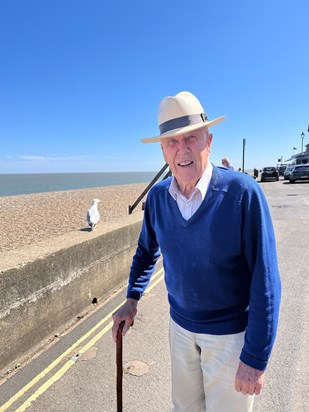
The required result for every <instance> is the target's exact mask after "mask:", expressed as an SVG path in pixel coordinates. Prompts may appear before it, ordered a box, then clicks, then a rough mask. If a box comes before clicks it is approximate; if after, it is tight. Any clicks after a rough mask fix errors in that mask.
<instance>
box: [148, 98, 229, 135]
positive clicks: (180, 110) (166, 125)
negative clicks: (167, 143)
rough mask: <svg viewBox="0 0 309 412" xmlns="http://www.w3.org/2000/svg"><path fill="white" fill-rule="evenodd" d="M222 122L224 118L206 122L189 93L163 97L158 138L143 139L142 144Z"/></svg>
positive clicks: (201, 109) (160, 107)
mask: <svg viewBox="0 0 309 412" xmlns="http://www.w3.org/2000/svg"><path fill="white" fill-rule="evenodd" d="M223 120H225V116H221V117H218V118H217V119H215V120H208V117H207V115H206V113H205V111H204V109H203V107H202V105H201V103H200V102H199V100H198V99H197V98H196V97H195V96H194V95H193V94H192V93H190V92H180V93H178V94H176V96H167V97H165V98H164V99H163V100H162V101H161V103H160V106H159V112H158V124H159V129H160V136H155V137H145V138H143V139H142V142H143V143H153V142H160V141H161V140H162V139H164V138H166V137H172V136H177V135H179V134H183V133H187V132H191V131H193V130H197V129H200V128H202V127H205V126H206V127H211V126H215V125H216V124H218V123H221V122H223Z"/></svg>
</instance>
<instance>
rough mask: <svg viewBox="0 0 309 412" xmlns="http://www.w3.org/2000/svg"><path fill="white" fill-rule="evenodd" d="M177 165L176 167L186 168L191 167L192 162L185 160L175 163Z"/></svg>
mask: <svg viewBox="0 0 309 412" xmlns="http://www.w3.org/2000/svg"><path fill="white" fill-rule="evenodd" d="M177 164H178V166H180V167H186V166H190V165H192V164H193V162H192V160H187V161H184V162H179V163H177Z"/></svg>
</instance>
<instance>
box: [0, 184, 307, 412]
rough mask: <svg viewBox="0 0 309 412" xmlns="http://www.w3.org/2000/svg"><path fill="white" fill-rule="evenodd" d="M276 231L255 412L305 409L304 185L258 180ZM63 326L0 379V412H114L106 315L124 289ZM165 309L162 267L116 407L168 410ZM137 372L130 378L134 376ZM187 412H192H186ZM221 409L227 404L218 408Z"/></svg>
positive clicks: (141, 316) (130, 339)
mask: <svg viewBox="0 0 309 412" xmlns="http://www.w3.org/2000/svg"><path fill="white" fill-rule="evenodd" d="M259 184H260V185H261V187H262V188H263V190H264V192H265V194H266V197H267V200H268V203H269V207H270V210H271V214H272V216H273V222H274V227H275V232H276V239H277V247H278V257H279V266H280V272H281V277H282V307H281V315H280V323H279V330H278V336H277V341H276V344H275V347H274V350H273V354H272V357H271V361H270V363H269V367H268V370H267V373H266V381H265V385H264V388H263V391H262V394H261V395H260V396H258V397H256V401H255V408H254V411H255V412H306V411H308V412H309V406H308V405H309V403H308V402H309V391H308V384H307V382H308V377H307V376H308V365H309V345H308V341H309V322H308V315H307V314H308V311H309V293H308V292H309V290H308V288H309V286H308V277H309V276H308V275H309V270H308V264H309V248H308V239H309V184H308V183H295V184H289V183H288V182H286V181H283V180H280V181H279V182H264V183H259ZM121 286H122V287H120V288H119V290H117V291H113V292H112V293H111V295H110V296H108V297H106V299H104V300H102V302H99V304H98V305H97V306H96V307H92V308H89V310H88V313H84V314H81V315H80V318H81V319H80V320H78V321H75V322H74V323H73V324H71V325H67V329H66V331H65V332H63V331H60V332H59V336H56V337H52V338H51V339H50V340H48V341H46V342H45V345H44V346H43V347H41V348H40V350H38V349H37V350H36V352H35V355H34V354H31V356H30V357H29V359H28V361H27V362H25V360H24V359H23V360H21V366H20V367H19V366H18V365H17V366H18V367H17V369H16V370H15V371H13V373H10V374H9V375H7V377H6V378H5V379H3V380H2V382H0V405H1V406H0V412H5V411H8V412H12V411H18V412H21V411H24V410H27V411H40V412H41V411H42V412H43V411H44V412H52V411H57V412H71V411H74V412H86V411H90V410H96V411H104V412H110V411H116V410H117V408H116V363H115V356H116V345H115V343H114V342H113V340H112V338H111V330H110V328H111V314H112V313H113V312H114V310H115V309H116V308H117V306H118V305H120V304H121V302H123V301H124V298H125V285H121ZM168 321H169V316H168V304H167V299H166V291H165V286H164V280H163V270H162V263H160V264H159V265H158V267H157V271H156V274H155V275H154V277H153V281H152V283H151V285H150V287H149V288H148V290H147V293H146V294H145V296H144V297H143V299H142V301H141V302H140V303H139V306H138V314H137V317H136V320H135V323H134V326H133V327H132V328H131V330H130V332H129V333H128V334H127V335H126V336H125V337H124V339H123V363H124V367H125V370H126V372H127V373H125V374H124V378H123V410H124V411H130V412H136V411H143V412H168V411H171V396H170V393H171V385H170V360H169V348H168V336H167V335H168ZM136 375H137V376H136ZM192 412H195V411H192ZM218 412H228V406H227V409H226V411H218Z"/></svg>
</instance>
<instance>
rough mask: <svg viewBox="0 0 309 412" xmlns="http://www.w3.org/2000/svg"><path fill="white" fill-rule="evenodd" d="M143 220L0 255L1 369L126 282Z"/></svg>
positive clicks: (132, 218)
mask: <svg viewBox="0 0 309 412" xmlns="http://www.w3.org/2000/svg"><path fill="white" fill-rule="evenodd" d="M140 228H141V216H140V215H137V216H134V215H131V216H129V217H127V218H125V219H124V221H123V222H121V223H118V224H105V225H104V227H102V228H100V227H99V228H98V229H96V230H95V231H93V232H88V231H86V230H85V231H78V232H76V233H75V232H73V233H67V234H65V235H62V236H58V237H55V238H52V239H49V240H47V241H43V242H40V243H38V244H33V245H30V246H27V247H24V248H21V249H18V250H12V251H10V252H8V253H5V254H1V256H0V262H1V263H0V290H1V294H0V346H1V348H2V350H1V351H0V370H4V369H5V368H7V367H8V366H9V365H12V364H13V363H14V362H15V361H16V360H17V359H19V358H20V357H21V356H22V355H24V354H25V353H26V352H27V351H29V350H31V348H33V347H34V346H36V345H38V344H39V343H40V342H41V341H42V340H43V339H44V338H46V337H47V336H49V335H50V334H51V333H53V332H54V331H56V330H57V328H59V327H61V326H62V325H64V324H65V323H66V322H68V321H70V320H72V319H73V318H74V317H76V316H77V315H78V314H79V313H81V312H82V311H83V310H85V308H87V307H88V306H89V305H91V303H92V302H93V300H94V299H97V300H98V301H99V299H100V298H101V297H102V296H104V295H105V294H106V293H108V292H110V291H111V290H113V288H115V286H117V285H119V284H120V283H121V282H123V281H124V280H126V279H127V277H128V273H129V269H130V265H131V260H132V256H133V254H134V252H135V248H136V245H137V241H138V235H139V232H140Z"/></svg>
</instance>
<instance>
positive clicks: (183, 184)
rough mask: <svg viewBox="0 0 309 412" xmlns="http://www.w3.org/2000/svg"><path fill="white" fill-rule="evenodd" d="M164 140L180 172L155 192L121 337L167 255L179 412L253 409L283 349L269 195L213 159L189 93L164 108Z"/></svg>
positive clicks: (203, 120) (119, 316)
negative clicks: (276, 349) (278, 344)
mask: <svg viewBox="0 0 309 412" xmlns="http://www.w3.org/2000/svg"><path fill="white" fill-rule="evenodd" d="M158 120H159V128H160V136H157V137H152V138H145V139H143V140H142V141H143V142H144V143H150V142H160V143H161V148H162V151H163V156H164V158H165V161H166V162H167V163H168V164H169V166H170V168H171V170H172V173H173V176H172V177H171V178H168V179H165V180H164V181H162V182H160V183H158V184H156V185H155V186H154V187H153V188H152V189H151V190H150V192H149V194H148V197H147V201H146V205H145V214H144V220H143V226H142V230H141V233H140V237H139V242H138V247H137V250H136V254H135V256H134V258H133V262H132V267H131V272H130V278H129V286H128V291H127V300H126V303H125V304H124V305H123V306H122V307H121V308H120V309H119V310H118V311H117V312H116V313H115V314H114V315H113V320H114V325H113V331H112V334H113V338H114V339H115V340H116V336H117V332H118V329H119V325H120V324H121V323H122V322H123V321H124V322H125V324H124V327H123V332H122V333H123V335H124V334H125V333H126V332H127V330H128V329H129V327H130V325H131V324H132V322H133V319H134V317H135V315H136V313H137V303H138V301H139V299H140V298H141V297H142V295H143V292H144V291H145V288H146V287H147V285H148V283H149V280H150V277H151V274H152V273H153V270H154V267H155V264H156V261H157V260H158V258H159V256H160V254H162V256H163V262H164V270H165V281H166V287H167V292H168V300H169V304H170V317H171V319H170V332H169V333H170V351H171V368H172V400H173V410H174V411H175V412H184V411H188V412H198V411H207V412H245V411H246V412H247V411H252V407H253V399H254V396H252V395H255V394H259V393H260V390H261V388H262V385H263V377H264V371H265V369H266V367H267V363H268V360H269V357H270V353H271V350H272V347H273V344H274V340H275V335H276V329H277V323H278V316H279V304H280V290H281V287H280V278H279V272H278V265H277V258H276V246H275V237H274V231H273V226H272V221H271V216H270V213H269V209H268V206H267V202H266V200H265V197H264V195H263V192H262V191H261V189H260V188H259V186H258V184H257V183H256V182H255V181H254V180H253V179H252V178H251V177H250V176H247V175H245V174H241V173H230V172H229V171H228V170H227V169H225V168H221V167H216V166H214V165H213V164H212V163H211V162H210V161H209V155H210V151H211V143H212V138H213V137H212V134H210V133H209V128H210V127H212V126H214V125H215V124H217V123H219V122H221V121H223V120H224V117H219V118H217V119H215V120H212V121H211V120H208V118H207V115H206V114H205V112H204V109H203V107H202V106H201V104H200V102H199V101H198V99H197V98H196V97H195V96H194V95H192V94H191V93H189V92H181V93H179V94H177V95H176V96H175V97H170V96H169V97H166V98H165V99H163V100H162V102H161V104H160V108H159V116H158Z"/></svg>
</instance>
